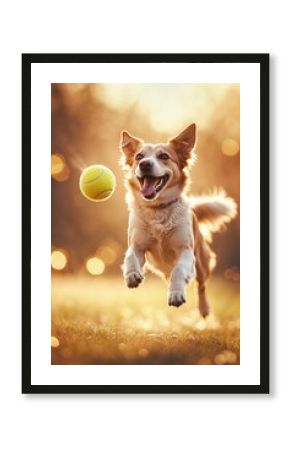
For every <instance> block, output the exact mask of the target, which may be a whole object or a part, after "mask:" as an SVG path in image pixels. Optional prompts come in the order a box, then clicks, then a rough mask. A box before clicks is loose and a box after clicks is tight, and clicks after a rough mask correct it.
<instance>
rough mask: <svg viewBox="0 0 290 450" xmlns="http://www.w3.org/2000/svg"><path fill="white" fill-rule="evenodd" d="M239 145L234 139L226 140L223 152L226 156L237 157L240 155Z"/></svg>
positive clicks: (223, 144)
mask: <svg viewBox="0 0 290 450" xmlns="http://www.w3.org/2000/svg"><path fill="white" fill-rule="evenodd" d="M239 151H240V147H239V144H238V143H237V142H236V141H235V140H234V139H225V140H224V141H223V143H222V152H223V154H224V155H226V156H235V155H237V154H238V153H239Z"/></svg>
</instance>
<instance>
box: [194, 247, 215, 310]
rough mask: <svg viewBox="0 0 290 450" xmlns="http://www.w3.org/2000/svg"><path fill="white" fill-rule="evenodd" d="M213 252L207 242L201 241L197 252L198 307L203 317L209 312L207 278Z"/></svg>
mask: <svg viewBox="0 0 290 450" xmlns="http://www.w3.org/2000/svg"><path fill="white" fill-rule="evenodd" d="M210 261H211V253H210V250H209V248H208V247H207V245H206V244H205V242H200V245H199V247H198V251H197V252H196V281H197V289H198V307H199V312H200V314H201V315H202V317H206V316H207V315H208V314H209V304H208V300H207V295H206V285H205V283H206V280H207V278H208V277H209V274H210Z"/></svg>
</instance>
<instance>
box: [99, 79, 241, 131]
mask: <svg viewBox="0 0 290 450" xmlns="http://www.w3.org/2000/svg"><path fill="white" fill-rule="evenodd" d="M232 86H233V85H228V84H214V85H213V84H158V83H154V84H105V85H104V86H103V88H104V89H103V93H102V95H103V97H104V101H105V102H106V103H107V104H108V105H109V106H110V107H113V108H116V109H118V110H120V109H127V108H130V107H132V108H136V109H137V110H138V109H139V110H140V112H141V113H143V114H146V116H147V117H148V119H149V121H150V123H151V126H152V127H153V128H155V129H157V130H160V131H163V132H166V133H170V132H176V131H178V129H180V128H182V127H184V125H185V124H186V123H190V122H196V123H198V125H199V127H201V128H203V127H206V126H208V120H209V117H210V114H211V113H212V112H213V111H214V110H215V108H216V107H217V105H218V104H219V102H220V100H221V99H222V98H223V96H224V95H225V94H226V92H227V91H228V89H229V88H230V87H232ZM97 94H98V96H99V95H100V93H99V91H98V93H97Z"/></svg>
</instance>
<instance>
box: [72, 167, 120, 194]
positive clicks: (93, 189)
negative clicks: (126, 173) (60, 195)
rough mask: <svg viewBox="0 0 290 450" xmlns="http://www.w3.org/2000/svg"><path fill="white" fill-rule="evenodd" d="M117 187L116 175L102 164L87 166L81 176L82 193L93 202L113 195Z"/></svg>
mask: <svg viewBox="0 0 290 450" xmlns="http://www.w3.org/2000/svg"><path fill="white" fill-rule="evenodd" d="M115 187H116V178H115V175H114V174H113V172H112V171H111V170H110V169H108V167H106V166H102V165H101V164H95V165H93V166H89V167H87V168H86V169H85V170H84V171H83V172H82V174H81V176H80V190H81V193H82V194H83V195H84V196H85V197H86V198H87V199H88V200H92V201H93V202H101V201H103V200H106V199H108V198H109V197H111V195H112V194H113V192H114V190H115Z"/></svg>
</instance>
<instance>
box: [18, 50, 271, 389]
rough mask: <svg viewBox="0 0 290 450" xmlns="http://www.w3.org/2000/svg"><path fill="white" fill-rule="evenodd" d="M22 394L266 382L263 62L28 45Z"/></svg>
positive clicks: (255, 57)
mask: <svg viewBox="0 0 290 450" xmlns="http://www.w3.org/2000/svg"><path fill="white" fill-rule="evenodd" d="M22 124H23V127H22V144H23V158H22V167H23V179H22V188H23V198H22V205H23V210H22V233H23V240H22V242H23V256H22V258H23V259H22V265H23V266H22V267H23V286H22V288H23V297H22V302H23V303H22V315H23V323H22V358H23V359H22V391H23V393H144V394H145V393H188V394H190V393H192V394H194V393H241V394H242V393H247V394H248V393H268V392H269V55H267V54H23V55H22Z"/></svg>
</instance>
